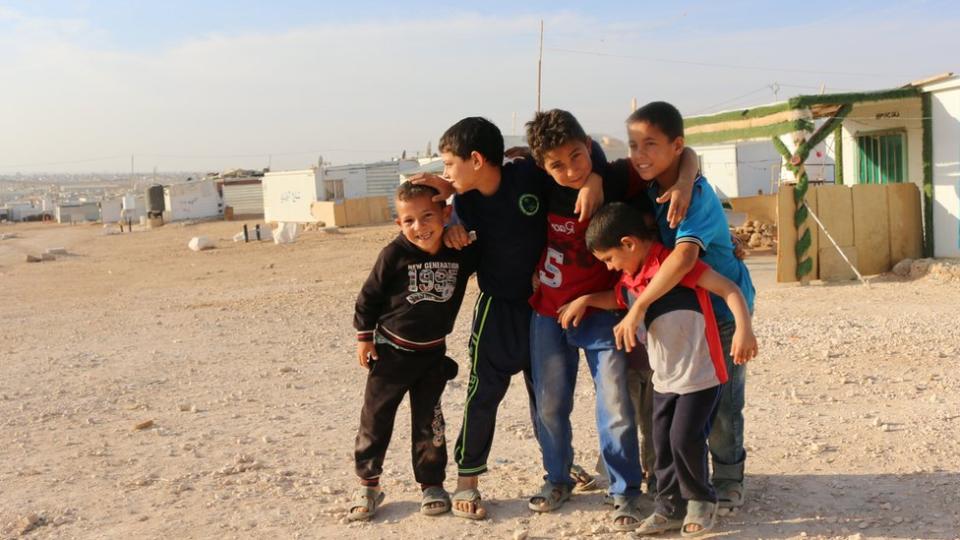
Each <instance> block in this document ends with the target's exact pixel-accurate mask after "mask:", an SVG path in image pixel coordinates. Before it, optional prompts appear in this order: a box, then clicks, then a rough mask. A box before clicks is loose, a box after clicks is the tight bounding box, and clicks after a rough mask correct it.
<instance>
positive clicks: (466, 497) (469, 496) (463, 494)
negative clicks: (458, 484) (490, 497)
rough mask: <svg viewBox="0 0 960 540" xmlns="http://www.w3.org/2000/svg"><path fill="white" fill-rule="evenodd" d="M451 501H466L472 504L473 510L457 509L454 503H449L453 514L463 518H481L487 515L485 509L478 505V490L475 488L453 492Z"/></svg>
mask: <svg viewBox="0 0 960 540" xmlns="http://www.w3.org/2000/svg"><path fill="white" fill-rule="evenodd" d="M453 502H454V503H458V502H468V503H471V504H473V505H474V511H473V512H466V511H464V510H458V509H457V505H456V504H451V505H450V509H451V510H452V511H453V515H455V516H457V517H461V518H464V519H472V520H481V519H484V518H486V517H487V511H486V510H484V508H483V507H482V506H480V491H479V490H477V489H476V488H470V489H464V490H462V491H458V492H456V493H454V494H453Z"/></svg>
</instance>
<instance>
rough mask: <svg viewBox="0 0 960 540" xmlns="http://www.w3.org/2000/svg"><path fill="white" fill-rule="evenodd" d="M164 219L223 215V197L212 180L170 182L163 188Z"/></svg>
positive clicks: (174, 219)
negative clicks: (181, 182)
mask: <svg viewBox="0 0 960 540" xmlns="http://www.w3.org/2000/svg"><path fill="white" fill-rule="evenodd" d="M163 199H164V201H163V202H164V212H163V218H164V220H166V221H180V220H184V219H204V218H212V217H217V216H222V215H223V199H222V198H221V197H220V192H219V191H218V190H217V184H216V182H215V181H213V180H197V181H193V182H185V183H183V184H171V185H169V186H164V188H163Z"/></svg>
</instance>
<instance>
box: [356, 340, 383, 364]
mask: <svg viewBox="0 0 960 540" xmlns="http://www.w3.org/2000/svg"><path fill="white" fill-rule="evenodd" d="M357 360H359V361H360V367H363V368H366V369H370V361H371V360H373V361H376V360H378V357H377V346H376V345H374V344H373V342H372V341H358V342H357Z"/></svg>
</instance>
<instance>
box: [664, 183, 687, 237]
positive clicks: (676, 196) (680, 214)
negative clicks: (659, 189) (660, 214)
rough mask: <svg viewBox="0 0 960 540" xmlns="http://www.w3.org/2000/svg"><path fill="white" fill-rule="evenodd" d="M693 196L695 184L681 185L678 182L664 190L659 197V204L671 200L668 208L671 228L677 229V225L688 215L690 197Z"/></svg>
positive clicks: (668, 220) (668, 219)
mask: <svg viewBox="0 0 960 540" xmlns="http://www.w3.org/2000/svg"><path fill="white" fill-rule="evenodd" d="M692 197H693V185H692V184H691V185H681V184H680V183H677V184H676V185H674V186H673V187H671V188H670V189H668V190H666V191H665V192H663V195H661V196H659V197H657V202H658V203H659V204H664V203H666V202H668V201H669V202H670V207H669V208H668V209H667V222H668V223H669V224H670V228H671V229H676V228H677V225H680V222H681V221H683V218H685V217H687V210H688V209H689V208H690V199H691V198H692Z"/></svg>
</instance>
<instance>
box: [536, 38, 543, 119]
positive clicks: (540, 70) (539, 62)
mask: <svg viewBox="0 0 960 540" xmlns="http://www.w3.org/2000/svg"><path fill="white" fill-rule="evenodd" d="M542 73H543V19H540V57H539V59H538V60H537V112H540V80H541V76H542Z"/></svg>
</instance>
